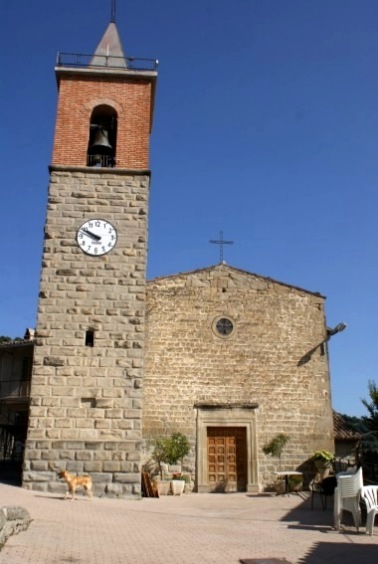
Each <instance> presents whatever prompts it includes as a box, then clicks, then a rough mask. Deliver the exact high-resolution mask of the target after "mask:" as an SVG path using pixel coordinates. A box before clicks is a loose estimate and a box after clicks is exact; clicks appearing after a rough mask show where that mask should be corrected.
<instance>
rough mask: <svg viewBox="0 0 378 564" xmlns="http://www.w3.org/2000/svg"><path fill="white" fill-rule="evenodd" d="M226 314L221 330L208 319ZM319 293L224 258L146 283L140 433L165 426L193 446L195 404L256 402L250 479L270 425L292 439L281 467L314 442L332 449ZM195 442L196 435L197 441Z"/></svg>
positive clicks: (304, 455)
mask: <svg viewBox="0 0 378 564" xmlns="http://www.w3.org/2000/svg"><path fill="white" fill-rule="evenodd" d="M219 317H227V318H229V319H230V320H232V322H233V324H234V331H233V333H232V334H231V335H230V337H229V338H221V337H220V336H219V335H217V333H216V330H215V328H214V321H216V320H217V319H219ZM325 338H326V325H325V317H324V298H323V297H322V296H320V295H318V294H314V293H310V292H306V291H304V290H301V289H298V288H295V287H291V286H287V285H284V284H280V283H278V282H275V281H272V280H270V279H267V278H263V277H259V276H256V275H253V274H250V273H247V272H244V271H240V270H237V269H234V268H230V267H228V266H227V265H223V264H222V265H219V266H216V267H212V268H208V269H204V270H199V271H195V272H192V273H188V274H180V275H177V276H170V277H167V278H160V279H159V278H158V279H156V280H152V281H150V282H149V283H148V287H147V344H146V375H145V381H144V418H143V433H144V437H145V438H148V437H150V436H153V435H156V434H159V433H164V432H172V431H181V432H183V433H185V434H187V435H188V436H189V437H190V439H191V442H192V445H193V450H192V458H191V464H192V468H193V469H194V468H195V466H196V460H195V448H194V447H195V446H196V431H197V427H196V425H197V417H198V406H200V404H206V405H209V404H210V405H211V404H213V405H225V404H226V405H230V406H232V405H238V406H240V405H245V404H253V403H257V404H258V408H257V410H256V425H257V443H258V444H257V445H256V446H257V453H258V461H257V466H258V481H259V484H260V487H263V486H264V485H266V484H267V483H269V482H271V481H272V477H273V472H274V471H275V470H277V466H278V462H277V460H276V459H272V457H270V456H266V455H264V454H263V452H262V447H263V446H264V444H266V443H267V442H268V441H270V440H271V439H272V438H273V437H274V436H275V435H276V434H278V433H286V434H288V435H289V436H290V441H289V443H288V444H287V446H286V447H285V451H284V455H283V458H282V469H285V468H287V469H294V468H297V467H299V466H300V465H302V464H303V463H304V462H305V461H306V460H308V459H309V458H310V457H311V455H312V454H313V452H314V450H317V449H328V450H331V451H332V450H333V426H332V408H331V397H330V381H329V367H328V358H327V353H326V354H323V355H322V353H321V349H320V348H319V349H317V350H316V351H315V352H314V354H313V356H312V358H311V360H310V361H309V362H307V363H303V364H302V363H301V362H300V359H301V358H302V357H303V356H304V355H305V353H307V352H308V351H309V350H310V349H312V348H313V347H315V345H317V344H319V343H320V342H321V341H323V340H324V339H325ZM197 446H198V445H197Z"/></svg>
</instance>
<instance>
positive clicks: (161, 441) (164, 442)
mask: <svg viewBox="0 0 378 564" xmlns="http://www.w3.org/2000/svg"><path fill="white" fill-rule="evenodd" d="M189 451H190V445H189V441H188V439H187V437H186V436H185V435H183V434H182V433H172V435H171V436H170V437H158V438H157V439H156V440H155V447H154V450H153V452H152V457H153V459H154V460H155V462H156V463H157V465H158V467H159V472H160V477H161V480H163V464H164V463H166V464H177V462H178V461H182V459H183V458H184V456H186V455H187V454H189ZM170 487H171V492H172V493H173V494H174V495H178V494H179V493H182V492H183V491H184V487H185V480H183V479H182V478H181V472H178V473H175V474H174V476H173V477H172V479H171V483H170ZM180 490H181V491H180Z"/></svg>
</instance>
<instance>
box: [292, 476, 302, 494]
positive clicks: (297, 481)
mask: <svg viewBox="0 0 378 564" xmlns="http://www.w3.org/2000/svg"><path fill="white" fill-rule="evenodd" d="M288 481H289V491H290V492H300V491H301V489H302V488H303V476H295V475H294V476H289V477H288Z"/></svg>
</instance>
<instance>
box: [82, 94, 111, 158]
mask: <svg viewBox="0 0 378 564" xmlns="http://www.w3.org/2000/svg"><path fill="white" fill-rule="evenodd" d="M116 145H117V112H116V111H115V110H114V109H113V108H112V107H110V106H106V105H102V106H97V107H96V108H95V109H94V110H93V112H92V115H91V122H90V126H89V143H88V153H87V166H95V167H113V166H115V155H116Z"/></svg>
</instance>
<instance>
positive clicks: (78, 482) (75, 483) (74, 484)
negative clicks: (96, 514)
mask: <svg viewBox="0 0 378 564" xmlns="http://www.w3.org/2000/svg"><path fill="white" fill-rule="evenodd" d="M58 476H59V478H63V480H65V481H66V483H67V486H68V490H67V492H66V495H65V497H64V499H67V497H68V495H69V494H71V495H72V498H71V499H72V501H73V500H74V499H75V491H76V488H84V490H85V493H86V494H87V495H88V496H89V498H90V499H93V494H92V478H91V477H90V476H73V475H72V474H70V473H69V472H67V470H61V471H60V472H58Z"/></svg>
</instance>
